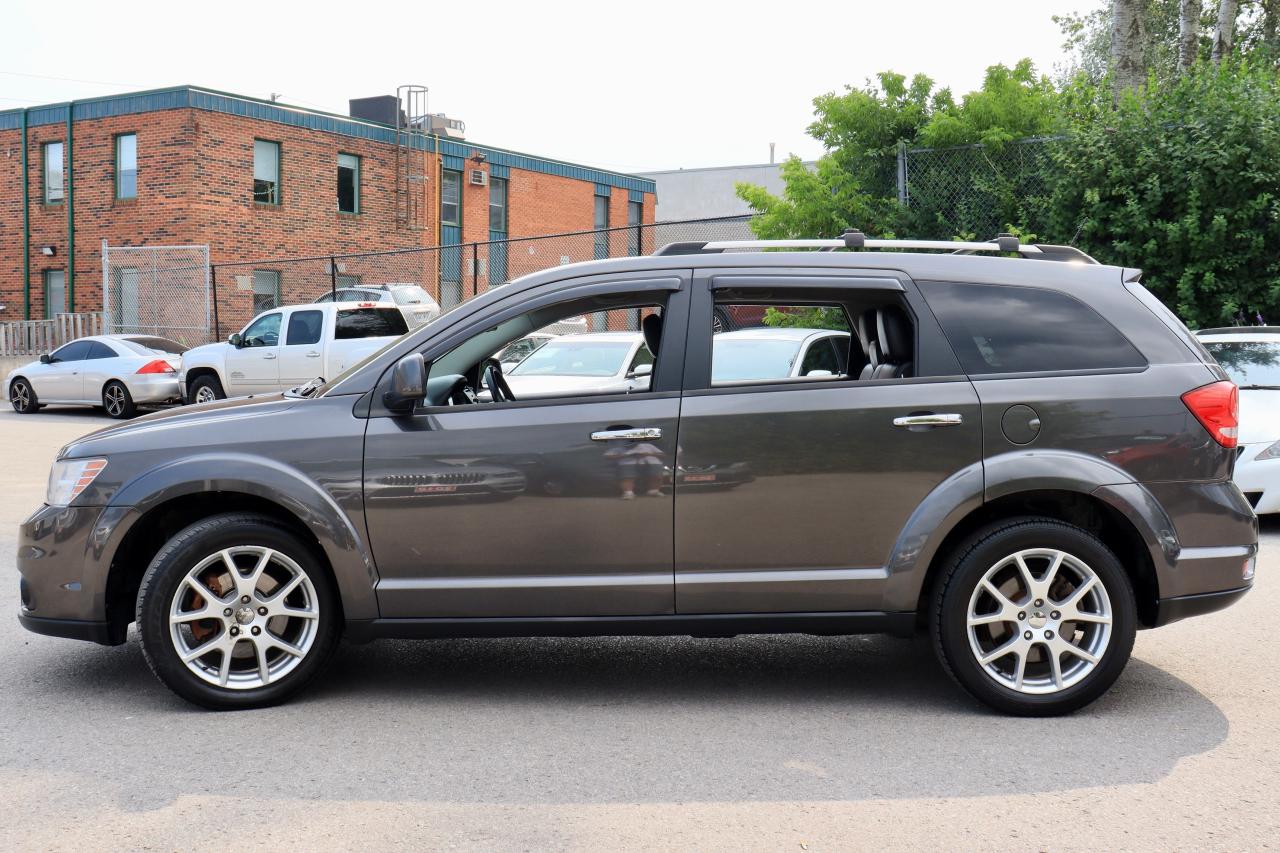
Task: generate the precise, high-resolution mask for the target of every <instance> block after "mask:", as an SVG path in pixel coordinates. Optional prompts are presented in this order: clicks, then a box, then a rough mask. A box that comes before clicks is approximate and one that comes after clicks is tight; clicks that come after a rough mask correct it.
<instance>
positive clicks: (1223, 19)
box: [1213, 0, 1240, 64]
mask: <svg viewBox="0 0 1280 853" xmlns="http://www.w3.org/2000/svg"><path fill="white" fill-rule="evenodd" d="M1238 11H1240V0H1219V3H1218V26H1217V28H1216V29H1215V30H1214V31H1213V61H1214V63H1215V64H1216V63H1219V62H1221V61H1222V58H1223V57H1224V56H1228V55H1230V53H1231V45H1232V44H1233V43H1234V42H1235V40H1236V13H1237V12H1238Z"/></svg>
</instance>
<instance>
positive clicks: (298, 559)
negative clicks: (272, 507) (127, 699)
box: [137, 513, 341, 711]
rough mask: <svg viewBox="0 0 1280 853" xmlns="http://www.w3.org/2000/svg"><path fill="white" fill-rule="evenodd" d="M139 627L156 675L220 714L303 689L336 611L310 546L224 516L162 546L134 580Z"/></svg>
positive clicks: (254, 519) (267, 523)
mask: <svg viewBox="0 0 1280 853" xmlns="http://www.w3.org/2000/svg"><path fill="white" fill-rule="evenodd" d="M228 555H230V557H229V559H230V562H231V563H232V564H234V566H235V569H236V574H237V575H238V577H234V578H233V577H232V575H231V570H230V568H229V566H228V563H227V561H228ZM213 598H217V600H216V601H214V600H212V599H213ZM246 598H248V600H247V601H246V600H245V599H246ZM202 614H203V615H202ZM137 621H138V634H139V636H140V638H141V640H142V652H143V655H144V656H145V657H146V660H147V664H148V665H149V666H150V667H151V671H152V672H154V673H155V675H156V677H157V678H159V679H160V681H161V682H163V683H164V684H165V686H166V687H168V688H169V689H170V690H172V691H173V692H174V693H177V694H178V695H179V696H181V697H182V698H184V699H186V700H188V701H190V702H194V703H195V704H197V705H201V706H203V707H205V708H210V709H212V710H219V711H221V710H236V709H243V708H261V707H265V706H268V705H275V704H278V703H280V702H283V701H285V700H286V699H288V698H289V697H291V696H293V695H294V694H295V693H297V692H298V691H299V690H301V689H302V688H303V687H305V686H306V685H307V683H308V682H310V681H311V679H312V678H314V677H315V675H316V674H317V673H318V672H319V671H320V670H321V669H322V668H323V667H324V664H325V663H326V662H327V661H328V659H329V657H330V656H331V655H332V654H333V651H334V649H335V648H336V646H337V642H338V637H339V633H340V626H341V608H340V606H339V602H338V597H337V593H336V592H335V591H334V587H333V584H332V582H331V581H330V579H329V574H328V571H327V570H326V568H325V567H324V565H323V562H322V558H321V557H320V555H319V554H317V553H316V550H315V548H314V546H312V545H309V544H308V543H306V542H304V541H303V540H302V539H301V538H299V537H298V536H297V535H296V534H295V533H294V532H293V531H291V530H289V529H288V528H287V527H285V526H284V525H282V524H280V523H279V522H277V521H275V520H274V519H271V518H268V517H266V516H261V515H254V514H250V513H231V514H227V515H219V516H214V517H213V518H209V519H206V520H204V521H201V522H198V523H196V524H193V525H191V526H190V527H188V528H187V529H185V530H183V531H182V532H181V533H179V534H178V535H176V536H174V537H173V538H172V539H170V540H169V542H168V543H167V544H166V545H165V546H164V548H162V549H161V550H160V553H159V554H157V555H156V557H155V559H154V560H152V562H151V566H150V568H148V569H147V573H146V575H145V576H144V577H143V579H142V585H141V587H140V589H139V592H138V604H137ZM201 648H205V649H207V651H206V652H205V653H203V654H199V650H200V649H201ZM193 652H196V653H197V654H196V655H193V654H192V653H193ZM184 656H185V657H186V658H187V660H186V661H184V660H183V657H184Z"/></svg>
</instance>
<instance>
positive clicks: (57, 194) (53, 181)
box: [44, 142, 62, 204]
mask: <svg viewBox="0 0 1280 853" xmlns="http://www.w3.org/2000/svg"><path fill="white" fill-rule="evenodd" d="M61 202H62V143H61V142H46V143H45V144H44V203H45V204H60V203H61Z"/></svg>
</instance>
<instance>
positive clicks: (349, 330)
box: [333, 308, 409, 341]
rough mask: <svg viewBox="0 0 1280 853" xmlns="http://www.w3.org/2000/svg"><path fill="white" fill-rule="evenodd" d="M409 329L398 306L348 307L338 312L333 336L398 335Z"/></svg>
mask: <svg viewBox="0 0 1280 853" xmlns="http://www.w3.org/2000/svg"><path fill="white" fill-rule="evenodd" d="M407 331H409V327H408V326H406V325H405V322H404V315H403V314H401V313H400V309H399V308H350V309H346V310H343V311H339V312H338V320H337V328H336V329H335V330H334V335H333V336H334V338H336V339H337V340H340V341H344V340H350V339H351V338H384V337H398V336H400V335H403V334H404V333H405V332H407Z"/></svg>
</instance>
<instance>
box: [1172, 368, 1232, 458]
mask: <svg viewBox="0 0 1280 853" xmlns="http://www.w3.org/2000/svg"><path fill="white" fill-rule="evenodd" d="M1182 402H1183V403H1185V404H1186V405H1187V408H1188V409H1190V410H1191V414H1193V415H1195V416H1196V420H1198V421H1199V422H1200V423H1201V425H1203V426H1204V428H1205V429H1207V430H1208V431H1209V435H1211V436H1213V440H1214V441H1216V442H1218V444H1221V445H1222V446H1223V447H1235V446H1236V441H1237V439H1238V438H1239V427H1240V392H1239V391H1238V390H1237V389H1236V385H1235V383H1234V382H1228V381H1226V380H1225V379H1224V380H1223V381H1221V382H1214V383H1213V384H1211V385H1202V386H1200V387H1199V388H1196V389H1194V390H1191V391H1188V392H1187V393H1185V394H1183V395H1182Z"/></svg>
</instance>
